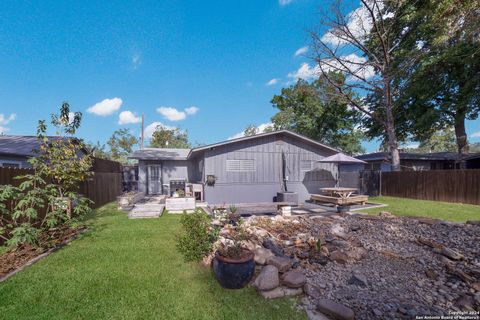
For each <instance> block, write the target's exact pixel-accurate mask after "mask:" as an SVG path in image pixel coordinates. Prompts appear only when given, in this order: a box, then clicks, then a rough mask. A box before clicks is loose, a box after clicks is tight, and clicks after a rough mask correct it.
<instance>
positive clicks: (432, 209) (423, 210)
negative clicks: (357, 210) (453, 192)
mask: <svg viewBox="0 0 480 320" xmlns="http://www.w3.org/2000/svg"><path fill="white" fill-rule="evenodd" d="M370 201H371V202H374V203H382V204H386V205H388V206H387V207H384V208H376V209H368V210H362V211H364V212H367V213H371V214H378V213H379V212H380V211H389V212H391V213H393V214H395V215H399V216H418V217H431V218H438V219H442V220H450V221H467V220H480V206H476V205H471V204H459V203H448V202H440V201H426V200H415V199H405V198H394V197H372V198H370Z"/></svg>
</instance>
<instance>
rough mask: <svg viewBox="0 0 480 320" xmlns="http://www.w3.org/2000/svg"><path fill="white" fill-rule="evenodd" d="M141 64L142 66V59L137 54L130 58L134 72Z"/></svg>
mask: <svg viewBox="0 0 480 320" xmlns="http://www.w3.org/2000/svg"><path fill="white" fill-rule="evenodd" d="M141 64H142V57H141V56H140V54H139V53H135V54H134V55H133V56H132V65H133V69H135V70H136V69H137V68H138V67H139V66H140V65H141Z"/></svg>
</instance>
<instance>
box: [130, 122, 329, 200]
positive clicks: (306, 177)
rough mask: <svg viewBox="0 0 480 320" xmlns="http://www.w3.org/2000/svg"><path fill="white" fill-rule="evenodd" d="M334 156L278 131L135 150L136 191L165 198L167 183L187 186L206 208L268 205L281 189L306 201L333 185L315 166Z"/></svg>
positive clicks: (312, 143)
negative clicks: (193, 145) (194, 144)
mask: <svg viewBox="0 0 480 320" xmlns="http://www.w3.org/2000/svg"><path fill="white" fill-rule="evenodd" d="M338 152H339V151H338V150H336V149H334V148H331V147H329V146H326V145H324V144H321V143H319V142H317V141H314V140H311V139H309V138H307V137H304V136H302V135H299V134H296V133H293V132H290V131H286V130H282V131H275V132H271V133H264V134H258V135H254V136H249V137H242V138H238V139H232V140H227V141H223V142H219V143H214V144H210V145H206V146H203V147H199V148H194V149H157V148H146V149H142V150H137V151H135V152H134V153H133V154H131V155H130V157H129V158H131V159H137V160H138V166H139V175H138V180H139V181H138V189H139V191H140V192H145V193H146V194H169V193H170V194H171V190H169V188H170V185H171V184H170V182H172V181H175V182H176V181H184V182H189V183H191V184H192V186H193V188H194V189H195V190H197V191H199V192H198V194H197V198H201V200H204V201H207V202H208V203H210V204H222V203H248V202H271V201H273V200H274V197H275V196H276V194H277V192H279V191H281V190H282V183H283V179H284V177H285V179H286V180H287V189H288V191H293V192H297V193H298V195H299V200H300V201H304V200H306V199H309V194H311V193H318V188H320V187H327V186H333V185H334V183H335V180H334V177H335V175H336V170H337V169H336V166H335V165H333V164H328V163H326V164H322V163H317V162H316V161H317V160H320V159H321V158H323V157H327V156H330V155H333V154H335V153H338Z"/></svg>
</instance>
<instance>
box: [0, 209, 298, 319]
mask: <svg viewBox="0 0 480 320" xmlns="http://www.w3.org/2000/svg"><path fill="white" fill-rule="evenodd" d="M179 219H180V216H178V215H168V214H167V215H163V216H162V217H161V218H160V219H144V220H142V219H140V220H128V219H127V217H126V214H125V213H121V212H119V211H117V210H116V209H115V208H114V206H113V205H107V206H105V207H103V208H101V209H100V210H98V213H97V216H96V218H94V219H91V220H90V222H89V224H90V227H91V232H89V233H87V234H84V235H82V236H81V237H80V238H79V239H77V240H75V241H73V242H72V243H71V244H70V245H69V246H67V247H66V248H63V249H61V250H59V251H58V252H56V253H54V254H52V255H50V256H49V257H47V258H45V259H43V260H41V261H40V262H38V263H36V264H35V265H33V266H32V267H30V268H27V269H26V270H24V271H22V272H20V273H18V274H17V275H15V276H13V277H12V278H10V279H9V280H7V281H6V282H3V283H0V318H1V319H305V315H304V313H303V312H298V311H297V310H296V307H295V300H294V299H290V298H284V299H280V300H274V301H268V300H264V299H263V298H261V297H260V296H258V294H257V293H256V292H255V290H254V289H253V288H246V289H243V290H237V291H234V290H225V289H222V288H221V287H220V286H219V285H218V284H217V282H216V281H215V279H214V278H213V275H212V272H211V270H210V269H209V268H205V267H202V266H200V265H199V264H193V263H189V264H186V263H184V262H183V260H182V257H181V256H180V255H179V253H178V252H177V251H176V249H175V235H176V234H177V233H178V232H179V228H180V225H179Z"/></svg>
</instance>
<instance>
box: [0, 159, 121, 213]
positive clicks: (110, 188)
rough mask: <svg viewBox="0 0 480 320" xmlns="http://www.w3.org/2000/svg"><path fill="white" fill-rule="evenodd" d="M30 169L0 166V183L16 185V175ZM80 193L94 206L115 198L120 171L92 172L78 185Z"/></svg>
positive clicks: (25, 172)
mask: <svg viewBox="0 0 480 320" xmlns="http://www.w3.org/2000/svg"><path fill="white" fill-rule="evenodd" d="M32 172H33V171H32V170H31V169H17V168H3V167H0V185H4V184H12V185H15V186H18V185H19V184H20V182H21V181H19V180H18V179H15V177H16V176H20V175H24V174H27V173H32ZM80 193H82V194H83V195H84V196H86V197H87V198H89V199H90V200H92V201H93V202H94V203H95V204H94V205H93V207H94V208H98V207H101V206H103V205H104V204H107V203H109V202H112V201H114V200H116V198H117V196H119V195H120V194H122V173H121V172H93V175H92V176H91V177H90V178H89V179H88V180H87V181H85V182H83V183H82V184H81V186H80Z"/></svg>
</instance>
